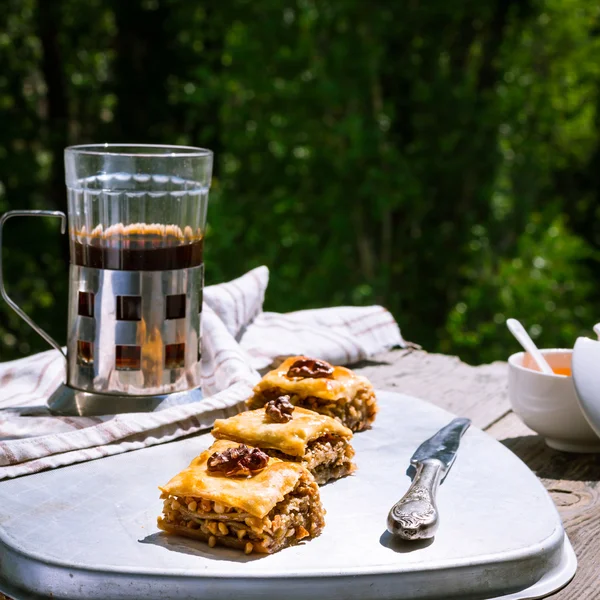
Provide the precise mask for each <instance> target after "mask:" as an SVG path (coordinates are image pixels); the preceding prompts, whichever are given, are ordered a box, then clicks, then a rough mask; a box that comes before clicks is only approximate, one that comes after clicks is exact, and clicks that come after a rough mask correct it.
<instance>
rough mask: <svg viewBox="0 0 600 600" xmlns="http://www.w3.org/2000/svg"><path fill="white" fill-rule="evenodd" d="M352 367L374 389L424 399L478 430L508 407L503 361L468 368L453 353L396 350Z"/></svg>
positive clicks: (500, 415)
mask: <svg viewBox="0 0 600 600" xmlns="http://www.w3.org/2000/svg"><path fill="white" fill-rule="evenodd" d="M356 370H357V371H358V372H359V373H361V374H362V375H365V376H366V377H368V378H369V379H370V380H371V381H372V382H373V384H374V385H375V387H376V388H378V389H382V390H389V391H392V392H400V393H403V394H408V395H410V396H415V397H416V398H421V399H422V400H428V401H429V402H432V403H433V404H436V405H437V406H440V407H441V408H445V409H446V410H449V411H450V412H452V413H455V414H457V415H461V416H464V417H468V418H470V419H471V420H472V421H473V424H474V425H476V426H477V427H480V428H481V429H485V428H486V427H489V426H490V425H491V424H493V423H494V422H496V421H498V420H499V419H500V418H502V416H504V415H505V414H506V413H508V411H509V410H510V406H509V402H508V396H507V393H506V378H507V365H506V363H500V362H498V363H492V364H490V365H482V366H479V367H472V366H469V365H467V364H465V363H463V362H461V360H460V359H459V358H457V357H455V356H445V355H443V354H429V353H427V352H423V351H406V350H397V351H392V352H387V353H384V354H381V355H380V356H378V357H377V359H376V360H372V361H364V362H362V363H360V364H359V365H357V368H356Z"/></svg>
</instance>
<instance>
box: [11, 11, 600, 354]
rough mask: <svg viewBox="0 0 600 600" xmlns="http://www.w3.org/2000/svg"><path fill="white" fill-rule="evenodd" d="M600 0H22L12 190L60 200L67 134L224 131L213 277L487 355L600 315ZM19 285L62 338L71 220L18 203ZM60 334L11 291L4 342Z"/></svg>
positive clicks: (177, 139)
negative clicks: (26, 214)
mask: <svg viewBox="0 0 600 600" xmlns="http://www.w3.org/2000/svg"><path fill="white" fill-rule="evenodd" d="M599 57H600V3H599V2H598V1H597V0H518V1H517V0H462V1H459V0H450V1H448V0H429V1H428V2H421V1H419V0H410V1H408V0H407V1H401V0H222V1H221V2H214V1H213V0H194V1H192V0H190V1H185V0H127V1H126V2H125V1H123V0H86V1H85V2H84V1H83V0H52V1H51V2H50V1H47V0H3V3H2V10H0V211H5V210H9V209H14V208H48V209H60V210H64V209H65V207H66V195H65V191H64V183H63V178H64V176H63V166H62V149H63V148H64V147H65V146H66V145H69V144H75V143H85V142H104V141H111V142H144V143H175V144H190V145H201V146H204V147H208V148H211V149H213V150H214V151H215V154H216V165H215V173H214V180H213V188H212V191H211V203H210V208H209V230H208V234H207V271H206V272H207V280H208V281H207V282H208V283H212V282H216V281H221V280H225V279H227V278H231V277H235V276H238V275H240V274H242V273H243V272H244V271H245V270H247V269H249V268H251V267H254V266H256V265H260V264H266V265H268V266H269V267H270V269H271V272H272V277H271V284H270V288H269V292H268V298H267V308H268V309H271V310H277V311H289V310H295V309H299V308H306V307H315V306H324V305H334V304H342V303H351V304H369V303H381V304H384V305H385V306H387V307H388V308H390V310H391V311H392V312H393V313H394V315H395V316H396V318H397V319H398V322H399V323H400V326H401V328H402V330H403V333H404V335H405V337H407V338H408V339H411V340H413V341H415V342H418V343H420V344H421V345H423V346H424V347H425V348H426V349H428V350H431V351H443V352H448V353H455V354H458V355H460V356H461V357H463V358H464V359H465V360H467V361H470V362H473V363H479V362H487V361H491V360H495V359H504V358H506V356H507V355H508V354H509V353H511V352H512V351H515V350H516V346H515V343H514V341H513V340H512V339H511V338H510V336H509V334H508V333H507V331H506V328H505V327H504V325H503V323H504V321H505V319H506V318H507V317H508V316H516V317H519V318H521V319H522V320H523V321H524V322H525V323H526V325H527V326H528V328H529V330H530V331H531V333H532V334H533V336H534V337H535V338H538V341H539V343H540V344H541V345H542V346H561V345H563V346H572V344H573V342H574V340H575V337H576V336H577V335H579V334H580V333H585V332H588V331H589V330H590V329H591V326H592V324H593V323H594V322H595V320H600V318H599V317H600V314H599V312H597V311H596V305H597V303H598V301H599V299H600V298H599V292H598V286H597V285H596V281H597V280H598V276H599V275H600V263H599V261H598V249H599V248H600V218H599V216H600V202H599V199H600V198H599V194H600V131H599V126H600V113H599V110H598V109H599V103H600V97H599V94H598V91H599V89H600V59H599ZM4 246H5V252H4V271H5V276H6V279H7V281H8V282H9V283H8V284H7V287H8V291H9V293H10V294H11V295H12V296H13V298H14V299H15V300H16V301H17V302H18V303H19V304H20V305H21V306H23V307H24V309H25V310H26V311H27V312H28V313H29V314H30V315H32V316H33V317H34V319H35V320H36V321H37V322H39V323H40V324H41V325H42V326H43V327H44V328H46V329H47V330H48V331H49V332H50V333H51V334H52V335H53V336H55V337H56V338H58V339H59V340H61V341H64V339H65V333H66V331H65V329H66V307H65V298H66V291H67V272H66V263H67V260H68V250H67V244H66V240H64V239H60V235H59V232H58V222H53V221H52V220H42V219H30V220H24V219H20V220H17V219H15V220H12V221H10V223H9V224H8V225H7V227H6V230H5V239H4ZM45 348H46V345H45V342H44V341H43V340H41V339H40V338H38V337H37V336H36V334H35V333H34V332H32V331H31V330H29V328H28V327H27V325H26V324H25V323H23V322H21V321H20V320H19V318H18V317H17V316H16V315H15V314H14V313H12V311H11V310H10V309H9V308H8V307H7V306H6V305H5V304H4V303H2V305H1V306H0V359H1V360H7V359H11V358H17V357H19V356H23V355H27V354H29V353H32V352H34V351H39V350H43V349H45Z"/></svg>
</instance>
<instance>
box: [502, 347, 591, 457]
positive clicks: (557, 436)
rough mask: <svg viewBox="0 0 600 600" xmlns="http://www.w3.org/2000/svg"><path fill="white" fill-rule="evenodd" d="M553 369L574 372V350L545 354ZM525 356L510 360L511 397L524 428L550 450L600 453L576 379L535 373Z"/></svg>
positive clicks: (539, 372)
mask: <svg viewBox="0 0 600 600" xmlns="http://www.w3.org/2000/svg"><path fill="white" fill-rule="evenodd" d="M542 354H543V355H544V357H545V358H546V360H547V361H548V363H549V364H550V366H551V367H552V368H569V369H570V368H571V358H572V356H573V351H572V350H567V349H561V348H557V349H552V350H542ZM536 369H537V367H536V366H535V363H534V362H533V359H532V358H531V356H530V355H529V354H527V353H526V352H518V353H517V354H513V355H512V356H511V357H510V358H509V359H508V397H509V399H510V403H511V405H512V409H513V410H514V411H515V413H516V414H517V415H519V417H521V419H522V420H523V422H524V423H525V425H527V426H528V427H529V428H530V429H533V431H535V432H536V433H539V434H540V435H541V436H543V437H544V438H545V440H546V443H547V444H548V446H550V447H551V448H555V449H556V450H563V451H565V452H600V437H598V436H597V435H596V434H595V433H594V431H593V430H592V428H591V427H590V425H589V424H588V422H587V420H586V419H585V417H584V415H583V412H582V411H581V408H580V407H579V402H578V398H577V393H576V391H575V386H574V385H573V379H572V377H569V376H564V375H554V374H553V375H545V374H544V373H542V372H541V371H538V370H536Z"/></svg>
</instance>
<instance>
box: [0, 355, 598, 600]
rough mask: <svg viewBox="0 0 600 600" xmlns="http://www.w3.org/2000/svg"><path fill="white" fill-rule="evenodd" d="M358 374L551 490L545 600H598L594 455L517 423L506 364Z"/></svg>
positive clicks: (388, 365)
mask: <svg viewBox="0 0 600 600" xmlns="http://www.w3.org/2000/svg"><path fill="white" fill-rule="evenodd" d="M356 370H357V371H358V372H360V373H362V374H363V375H366V376H367V377H369V379H371V381H372V382H373V384H374V385H375V386H376V387H377V388H378V389H383V390H390V391H394V392H401V393H405V394H409V395H411V396H416V397H418V398H422V399H423V400H428V401H429V402H432V403H433V404H437V405H438V406H440V407H442V408H445V409H446V410H449V411H450V412H453V413H455V414H457V415H460V416H464V417H469V418H470V419H471V420H472V421H473V424H474V425H475V426H477V427H479V428H480V429H483V430H484V431H486V432H487V433H489V434H490V435H492V436H493V437H495V438H496V439H497V440H500V441H501V442H502V443H503V444H504V445H505V446H506V447H507V448H510V450H512V451H513V452H514V453H515V454H516V455H517V456H518V457H519V458H520V459H521V460H522V461H523V462H525V464H527V465H528V466H529V468H530V469H531V470H532V471H533V472H534V473H536V475H537V476H538V477H539V478H540V479H541V481H542V483H543V484H544V485H545V486H546V489H547V490H548V491H549V492H550V495H551V496H552V499H553V500H554V502H555V503H556V506H557V507H558V510H559V512H560V514H561V517H562V519H563V522H564V524H565V528H566V530H567V533H568V535H569V539H570V540H571V543H572V545H573V548H574V549H575V552H576V554H577V560H578V561H579V567H578V570H577V574H576V575H575V578H574V579H573V581H572V582H571V583H570V584H569V585H568V586H567V587H566V588H564V589H563V590H561V591H559V592H557V593H556V594H553V595H552V596H551V597H552V598H553V599H555V600H598V599H599V598H600V485H599V483H598V482H599V481H600V455H599V454H565V453H562V452H558V451H556V450H552V449H550V448H548V447H547V446H546V445H545V443H544V441H543V440H542V439H541V438H540V437H539V436H538V435H536V434H535V433H534V432H533V431H531V430H530V429H528V428H527V427H526V426H525V425H523V423H521V421H520V420H519V419H518V417H517V416H516V415H515V414H514V413H513V412H512V411H511V409H510V405H509V402H508V397H507V365H506V363H500V362H498V363H493V364H490V365H482V366H479V367H471V366H469V365H466V364H464V363H462V362H461V361H460V360H459V359H458V358H456V357H452V356H444V355H441V354H428V353H426V352H422V351H411V350H397V351H393V352H388V353H386V354H382V355H379V356H378V357H376V358H375V359H373V360H370V361H364V362H363V363H361V364H360V365H358V366H357V368H356ZM0 599H6V597H5V596H2V594H0Z"/></svg>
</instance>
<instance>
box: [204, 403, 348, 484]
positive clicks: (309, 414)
mask: <svg viewBox="0 0 600 600" xmlns="http://www.w3.org/2000/svg"><path fill="white" fill-rule="evenodd" d="M288 400H289V398H288V397H287V396H284V397H281V398H277V399H275V400H271V401H270V402H269V403H268V404H267V407H266V408H259V409H257V410H251V411H247V412H243V413H240V414H238V415H235V416H234V417H230V418H229V419H217V420H216V421H215V426H214V429H213V430H212V434H213V435H214V436H215V437H216V438H217V439H228V440H233V441H235V442H243V443H244V444H248V445H250V446H256V447H257V448H260V449H261V450H264V451H265V452H266V453H267V454H268V455H269V456H275V457H277V458H281V459H282V460H291V461H298V462H300V463H301V464H303V465H304V466H305V467H306V468H307V469H308V470H309V471H310V472H311V473H312V475H313V476H314V478H315V480H316V482H317V483H319V484H324V483H327V482H328V481H330V480H331V479H339V478H340V477H345V476H346V475H349V474H350V473H352V472H353V471H355V469H356V465H355V464H354V463H353V462H352V457H353V456H354V449H353V448H352V446H351V444H350V440H351V439H352V431H350V430H349V429H348V428H347V427H344V426H343V425H342V424H341V423H340V422H339V421H336V420H335V419H332V418H331V417H327V416H326V415H321V414H319V413H316V412H314V411H312V410H306V409H304V408H300V407H295V406H293V405H291V404H289V403H288Z"/></svg>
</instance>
